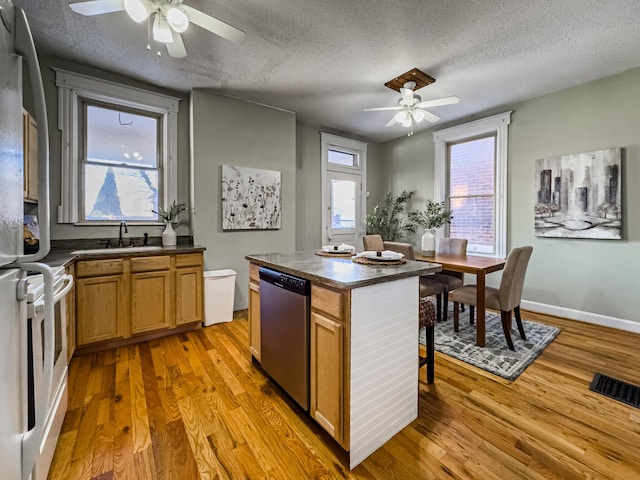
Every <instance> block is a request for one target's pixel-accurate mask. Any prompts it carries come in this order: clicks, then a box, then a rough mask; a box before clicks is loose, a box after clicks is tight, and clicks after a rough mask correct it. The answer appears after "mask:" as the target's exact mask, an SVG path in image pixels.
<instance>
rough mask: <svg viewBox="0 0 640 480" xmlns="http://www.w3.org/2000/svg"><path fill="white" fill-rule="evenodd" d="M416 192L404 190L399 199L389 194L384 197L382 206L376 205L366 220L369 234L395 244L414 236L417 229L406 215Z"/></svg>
mask: <svg viewBox="0 0 640 480" xmlns="http://www.w3.org/2000/svg"><path fill="white" fill-rule="evenodd" d="M415 193H416V192H415V191H410V192H408V191H406V190H403V191H402V193H401V194H400V195H398V197H395V196H394V195H393V193H391V192H388V193H387V194H386V195H385V196H384V201H383V202H382V205H376V206H375V207H374V209H373V212H372V213H370V214H369V215H367V216H366V217H365V218H364V224H365V226H366V227H367V234H369V235H371V234H376V233H377V234H379V235H380V236H382V239H383V240H386V241H389V242H395V241H397V240H401V239H403V238H406V237H407V236H408V235H410V234H414V233H415V232H416V229H417V225H416V223H415V222H412V221H411V220H410V218H409V216H408V215H405V212H406V210H407V203H409V201H410V200H411V198H412V197H413V195H415Z"/></svg>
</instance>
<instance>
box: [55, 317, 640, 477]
mask: <svg viewBox="0 0 640 480" xmlns="http://www.w3.org/2000/svg"><path fill="white" fill-rule="evenodd" d="M523 317H524V318H525V319H530V320H535V321H539V322H542V323H547V324H552V325H556V326H558V327H560V328H561V329H562V332H561V333H560V335H559V336H558V337H557V338H556V339H555V340H554V341H553V342H552V343H551V345H549V346H548V347H547V348H546V349H545V350H544V352H543V353H542V355H541V356H540V357H539V358H538V359H536V361H535V362H534V363H533V364H532V365H531V366H530V367H529V368H528V369H527V370H526V371H525V372H524V373H523V374H522V375H521V376H520V377H519V378H518V379H517V380H516V381H515V382H513V383H510V382H507V381H505V380H502V379H500V378H498V377H495V376H493V375H491V374H487V373H485V372H483V371H482V370H479V369H477V368H475V367H472V366H469V365H467V364H464V363H462V362H459V361H457V360H454V359H452V358H451V357H447V356H445V355H441V354H439V353H438V354H436V381H435V383H434V384H432V385H428V384H426V383H420V387H419V388H420V395H419V418H418V419H417V420H415V421H414V422H413V423H412V424H411V425H409V426H408V427H406V428H405V429H404V430H402V431H401V432H400V433H398V434H397V435H396V436H395V437H393V438H392V439H391V440H390V441H389V442H387V443H386V444H385V445H384V446H383V447H381V448H380V449H379V450H378V451H376V452H375V453H374V454H373V455H372V456H371V457H369V458H368V459H367V460H366V461H365V462H363V463H362V464H361V465H359V466H358V467H357V468H355V469H354V470H353V471H349V469H348V462H347V458H346V455H345V454H344V452H342V451H341V450H340V448H339V447H338V446H337V445H336V444H335V443H333V442H332V441H331V440H330V439H329V437H328V436H327V435H325V434H324V432H323V431H322V430H321V429H320V428H319V427H318V426H317V425H316V424H315V423H313V422H312V421H311V420H310V419H309V418H308V417H307V416H306V415H305V414H304V413H303V412H301V411H300V410H299V409H298V408H297V406H295V405H294V404H293V402H291V401H290V400H288V399H287V397H285V396H284V394H283V393H282V392H281V391H280V390H279V387H277V386H276V385H275V384H274V383H273V382H272V381H271V380H269V379H268V378H266V377H265V375H264V374H263V373H262V372H261V370H260V368H259V367H258V366H257V365H256V364H255V363H253V362H252V361H251V355H250V354H249V351H248V347H247V345H248V322H247V317H246V311H243V312H236V315H235V319H234V321H233V322H230V323H225V324H218V325H212V326H210V327H206V328H203V329H201V330H197V331H194V332H189V333H186V334H179V335H174V336H171V337H166V338H162V339H157V340H153V341H149V342H144V343H140V344H137V345H132V346H128V347H122V348H118V349H116V350H110V351H106V352H101V353H96V354H93V355H87V356H81V357H76V358H74V359H73V360H72V362H71V366H70V374H69V386H70V388H69V408H68V412H67V416H66V419H65V422H64V425H63V431H62V434H61V437H60V440H59V443H58V446H57V449H56V453H55V456H54V459H53V465H52V468H51V471H50V474H49V478H50V479H64V480H70V479H97V480H98V479H99V480H110V479H114V480H117V479H127V480H129V479H138V480H147V479H180V480H191V479H213V478H220V479H244V478H250V479H254V478H260V479H287V480H290V479H293V480H297V479H312V478H323V479H324V478H335V479H343V478H345V479H403V480H404V479H432V478H438V479H440V478H443V479H483V480H484V479H500V480H506V479H554V478H558V479H560V478H563V479H583V478H589V479H616V480H618V479H619V480H627V479H635V478H640V410H639V409H636V408H633V407H630V406H627V405H625V404H623V403H620V402H616V401H614V400H611V399H609V398H607V397H604V396H601V395H598V394H595V393H593V392H591V391H589V390H588V386H589V383H590V382H591V379H592V377H593V374H594V373H595V372H601V373H604V374H607V375H610V376H613V377H616V378H619V379H621V380H625V381H628V382H631V383H635V384H640V336H639V335H633V334H629V333H627V332H622V331H618V330H613V329H607V328H603V327H598V326H593V325H589V324H585V323H580V322H573V321H569V320H563V319H559V318H555V317H549V316H542V315H537V314H533V313H530V312H523ZM420 373H421V379H422V380H424V378H425V372H424V369H422V370H421V372H420Z"/></svg>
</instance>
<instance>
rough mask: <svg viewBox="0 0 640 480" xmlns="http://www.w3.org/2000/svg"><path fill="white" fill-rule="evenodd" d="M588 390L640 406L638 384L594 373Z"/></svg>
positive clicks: (639, 388) (639, 387)
mask: <svg viewBox="0 0 640 480" xmlns="http://www.w3.org/2000/svg"><path fill="white" fill-rule="evenodd" d="M589 390H593V391H594V392H597V393H601V394H602V395H606V396H607V397H610V398H613V399H614V400H618V401H619V402H623V403H626V404H627V405H631V406H632V407H636V408H640V386H638V385H632V384H630V383H627V382H623V381H622V380H617V379H615V378H611V377H607V376H606V375H603V374H601V373H596V374H595V376H594V377H593V380H592V381H591V385H589Z"/></svg>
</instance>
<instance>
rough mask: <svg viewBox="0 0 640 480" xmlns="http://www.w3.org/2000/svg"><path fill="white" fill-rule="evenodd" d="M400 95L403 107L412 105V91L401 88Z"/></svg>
mask: <svg viewBox="0 0 640 480" xmlns="http://www.w3.org/2000/svg"><path fill="white" fill-rule="evenodd" d="M400 94H401V95H402V102H403V103H404V104H405V105H413V90H411V89H409V88H401V89H400Z"/></svg>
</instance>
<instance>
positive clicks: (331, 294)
mask: <svg viewBox="0 0 640 480" xmlns="http://www.w3.org/2000/svg"><path fill="white" fill-rule="evenodd" d="M346 296H347V293H346V292H339V291H336V290H330V289H328V288H325V287H321V286H319V285H314V284H312V285H311V308H313V309H314V310H318V311H320V312H323V313H326V314H328V315H331V316H332V317H334V318H336V319H338V320H342V321H344V320H345V319H344V311H345V301H346Z"/></svg>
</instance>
